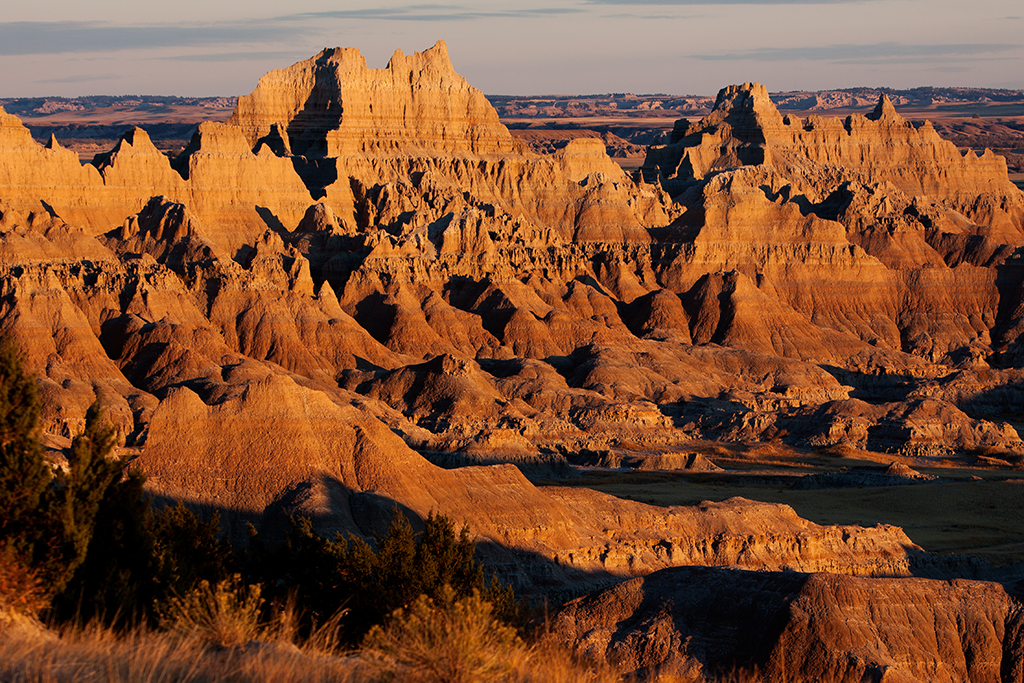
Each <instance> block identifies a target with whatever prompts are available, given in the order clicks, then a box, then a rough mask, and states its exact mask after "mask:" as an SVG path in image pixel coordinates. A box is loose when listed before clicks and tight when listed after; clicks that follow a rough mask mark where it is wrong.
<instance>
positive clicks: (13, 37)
mask: <svg viewBox="0 0 1024 683" xmlns="http://www.w3.org/2000/svg"><path fill="white" fill-rule="evenodd" d="M456 2H457V0H456ZM438 39H444V40H445V41H447V43H448V50H449V53H450V54H451V58H452V62H453V63H454V65H455V69H456V70H457V71H458V72H459V73H461V74H462V75H463V76H465V77H466V78H467V79H468V80H469V82H470V83H471V84H473V85H475V86H476V87H478V88H480V89H481V90H483V91H484V92H485V93H487V94H596V93H608V92H633V93H658V92H662V93H670V94H701V95H713V94H714V93H715V92H717V91H718V89H719V88H721V87H723V86H725V85H728V84H731V83H742V82H744V81H760V82H761V83H764V84H765V85H766V86H767V87H768V88H769V90H772V91H781V90H819V89H827V88H847V87H853V86H868V87H877V86H888V87H893V88H910V87H915V86H926V85H933V86H950V85H962V86H974V87H986V88H1015V89H1016V88H1024V2H1022V1H1021V0H719V1H718V2H712V1H710V0H703V1H702V0H646V1H637V0H550V1H549V2H546V3H542V2H536V1H534V0H525V1H524V2H521V3H518V4H516V5H512V4H509V3H503V2H491V1H487V0H484V1H482V2H472V3H471V2H462V3H458V4H401V3H396V4H374V3H372V2H361V1H356V2H346V1H344V0H333V1H328V0H293V1H292V2H290V3H282V2H279V0H273V1H271V0H241V1H240V0H173V1H170V0H162V1H161V2H152V1H151V0H131V1H128V0H85V1H82V0H31V1H26V0H0V97H36V96H44V95H63V96H69V97H70V96H77V95H100V94H108V95H115V94H117V95H119V94H145V95H197V96H198V95H202V96H206V95H240V94H246V93H248V92H250V91H251V90H252V89H253V87H254V86H255V85H256V81H257V80H258V79H259V77H260V76H261V75H263V74H264V73H265V72H266V71H269V70H270V69H273V68H279V67H284V66H288V65H290V64H292V63H294V62H296V61H299V60H302V59H305V58H307V57H310V56H312V55H314V54H315V53H317V52H318V51H319V50H321V49H322V48H324V47H328V46H330V47H334V46H345V47H356V48H359V50H360V51H362V53H363V54H364V55H365V56H366V59H367V64H368V65H369V66H371V67H384V66H385V65H386V64H387V61H388V58H389V57H390V56H391V54H392V53H393V52H394V51H395V50H396V49H401V50H403V51H404V52H406V53H411V52H414V51H421V50H424V49H426V48H428V47H430V46H431V45H433V44H434V42H435V41H437V40H438Z"/></svg>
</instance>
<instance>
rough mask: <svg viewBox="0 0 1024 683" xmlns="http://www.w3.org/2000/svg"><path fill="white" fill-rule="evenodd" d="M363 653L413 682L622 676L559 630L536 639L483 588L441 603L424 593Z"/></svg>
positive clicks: (388, 676) (552, 682)
mask: <svg viewBox="0 0 1024 683" xmlns="http://www.w3.org/2000/svg"><path fill="white" fill-rule="evenodd" d="M364 646H365V647H364V651H363V657H364V658H365V659H366V661H367V662H368V664H369V666H370V668H371V670H372V671H373V672H374V673H375V674H376V675H377V676H379V678H380V679H381V680H386V681H408V682H409V683H474V682H476V681H494V682H500V683H527V682H529V681H537V682H538V683H539V682H541V681H544V682H545V683H570V682H578V683H583V682H587V683H613V682H614V681H619V680H621V676H620V675H619V674H617V673H616V672H615V671H613V670H612V669H611V668H610V667H608V666H605V665H603V664H585V663H582V662H580V661H578V660H577V659H576V658H575V657H573V655H572V654H571V653H570V652H569V651H567V650H566V649H565V648H564V647H563V646H560V645H559V644H558V643H557V642H556V641H555V639H554V638H551V637H545V638H541V639H540V640H539V641H538V642H537V643H535V644H533V645H528V644H527V643H525V642H523V641H522V640H521V639H520V638H519V637H518V635H517V634H516V632H515V631H514V630H513V629H511V628H510V627H508V626H506V625H504V624H501V623H500V622H498V621H497V620H496V619H495V618H494V617H493V615H492V613H491V605H490V604H489V603H487V602H486V601H484V600H483V599H481V598H480V596H479V595H478V594H474V595H472V596H470V597H467V598H464V599H462V600H458V601H456V600H454V594H453V593H452V592H450V591H449V593H448V594H447V595H445V596H442V598H441V599H440V600H438V603H437V604H435V603H434V602H433V601H431V600H430V599H429V598H427V597H426V596H422V597H420V599H419V600H417V601H416V602H415V603H414V604H413V605H412V606H411V607H410V608H409V609H408V610H399V611H398V612H396V613H395V614H394V615H393V616H392V618H391V620H390V622H389V624H388V625H387V626H386V627H385V628H379V627H378V628H375V629H373V630H372V631H371V632H370V633H369V634H368V635H367V638H366V641H365V643H364Z"/></svg>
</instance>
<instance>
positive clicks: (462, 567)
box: [250, 509, 517, 642]
mask: <svg viewBox="0 0 1024 683" xmlns="http://www.w3.org/2000/svg"><path fill="white" fill-rule="evenodd" d="M374 546H376V549H374V547H373V546H371V545H370V544H369V543H367V542H366V541H364V540H363V539H361V538H358V537H355V536H351V535H349V536H343V535H341V534H338V535H336V536H335V537H334V539H327V538H323V537H321V536H319V535H318V534H317V533H316V532H315V531H313V526H312V522H311V521H310V520H309V519H306V518H296V519H293V520H292V529H291V531H290V533H289V536H288V543H287V545H286V547H285V548H284V549H283V551H282V552H281V553H279V554H277V556H276V557H274V558H272V559H270V560H267V559H266V558H263V557H256V558H254V559H253V560H251V561H250V564H251V565H252V566H254V567H260V568H261V571H262V577H263V580H264V583H265V584H270V583H274V582H275V578H276V577H282V578H283V579H284V583H285V584H286V585H287V586H289V587H290V588H291V589H292V590H293V591H295V593H296V596H297V599H298V601H299V603H300V605H301V606H303V607H304V608H305V610H306V612H307V615H308V617H307V619H308V621H307V623H306V625H305V628H306V629H307V630H308V629H309V628H310V627H311V625H312V623H314V622H317V623H319V622H323V621H325V620H328V619H330V618H331V617H332V616H333V615H334V614H336V613H337V612H338V611H339V610H341V609H347V610H348V614H347V616H346V618H345V620H344V622H343V623H344V625H345V627H346V633H347V636H348V638H349V639H350V640H351V641H352V642H357V641H358V639H359V638H361V637H362V636H363V634H365V633H366V631H367V630H368V629H369V628H370V627H371V626H373V625H374V624H380V623H381V622H382V621H383V620H384V618H385V617H386V616H388V615H389V614H391V613H392V612H393V611H394V610H396V609H399V608H407V607H409V606H410V605H412V604H413V602H414V601H415V600H416V599H417V598H418V597H419V596H420V595H424V594H425V595H427V596H428V597H431V598H439V597H441V591H442V590H443V589H445V587H448V588H449V589H450V590H453V591H454V592H455V596H456V597H457V598H463V597H466V596H469V595H471V594H472V593H473V592H474V591H477V592H479V593H480V594H481V595H483V597H484V599H486V600H488V601H489V602H491V603H492V604H494V605H496V606H497V612H498V614H499V615H500V616H501V617H502V618H504V619H506V620H509V619H510V618H511V617H512V616H514V615H515V614H516V611H517V610H516V605H515V599H514V596H513V595H512V591H511V589H509V588H508V587H506V586H502V585H501V584H500V583H499V582H498V581H496V580H493V579H492V581H491V583H490V585H489V586H488V585H487V583H486V582H485V580H484V574H483V569H482V567H481V566H480V565H479V563H477V562H476V560H475V559H474V552H475V544H474V543H473V541H472V539H471V538H470V536H469V529H468V528H463V529H462V530H461V531H460V532H459V533H458V534H456V532H455V525H454V524H453V522H452V521H451V520H450V519H448V518H447V517H445V516H444V515H434V514H430V515H428V516H427V519H426V520H425V522H424V529H423V532H422V533H421V534H419V535H417V534H415V533H414V531H413V529H412V526H411V525H410V523H409V521H408V519H406V517H405V516H404V515H402V514H401V513H399V512H398V510H397V509H396V510H395V516H394V518H393V519H392V521H391V524H390V526H389V528H388V531H387V533H386V534H385V535H384V536H382V537H377V538H375V539H374Z"/></svg>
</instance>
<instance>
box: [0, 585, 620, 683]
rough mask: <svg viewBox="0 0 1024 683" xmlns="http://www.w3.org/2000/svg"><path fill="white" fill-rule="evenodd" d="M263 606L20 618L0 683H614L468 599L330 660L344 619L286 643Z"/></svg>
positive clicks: (396, 624) (439, 606) (229, 591)
mask: <svg viewBox="0 0 1024 683" xmlns="http://www.w3.org/2000/svg"><path fill="white" fill-rule="evenodd" d="M262 602H263V601H262V599H261V597H260V594H259V591H258V590H256V589H255V588H254V587H251V586H245V585H242V584H241V582H240V581H239V580H238V579H237V577H236V578H235V579H233V580H231V581H226V582H223V583H220V584H218V585H216V586H210V585H208V584H207V585H204V586H202V587H201V588H200V589H199V590H197V591H193V592H192V593H190V594H189V595H186V596H185V597H184V598H181V599H180V600H178V601H176V602H175V604H174V606H173V607H172V609H171V610H169V612H168V615H167V618H166V624H167V625H168V626H170V627H172V628H171V629H170V630H168V631H162V632H152V631H148V630H146V629H142V628H140V629H136V630H134V631H130V632H128V633H117V632H114V631H112V630H110V629H107V628H100V627H93V626H90V627H86V628H84V629H77V630H76V629H71V628H68V629H66V630H65V631H63V632H59V633H58V632H54V631H49V630H47V629H45V628H43V627H42V626H41V625H39V624H38V622H33V621H31V620H30V619H27V618H21V619H20V620H8V621H2V620H0V681H2V682H3V683H79V682H80V681H95V682H97V683H214V682H217V683H328V682H332V683H377V682H378V681H408V682H410V683H435V682H436V683H469V682H474V683H475V682H477V681H489V682H490V681H493V682H496V683H527V682H528V681H529V682H534V683H539V682H541V681H543V682H544V683H583V682H586V683H613V682H615V681H619V680H621V678H620V676H618V675H617V674H616V673H615V672H614V671H613V670H612V669H610V668H608V667H607V666H598V665H584V664H581V663H580V662H579V661H578V660H577V659H576V658H575V657H573V655H572V653H571V652H569V651H568V650H566V649H565V648H564V646H561V645H559V644H558V643H557V642H556V639H555V638H554V637H552V636H550V634H549V635H548V636H546V637H542V638H541V639H540V640H539V641H538V642H536V643H534V644H532V645H529V644H527V643H525V642H523V640H522V639H520V638H519V636H518V635H517V634H516V632H515V631H514V630H513V629H511V628H509V627H508V626H506V625H504V624H502V623H501V622H499V621H498V620H496V619H495V618H494V616H493V613H492V607H491V605H490V603H488V602H486V601H485V600H483V599H482V598H481V597H480V595H479V594H478V593H474V594H473V595H471V596H470V597H467V598H464V599H462V600H455V594H454V591H452V590H451V589H450V588H448V589H447V590H446V591H445V592H444V593H443V594H442V596H441V598H440V599H439V600H438V601H437V602H436V603H435V602H433V601H431V600H430V599H429V598H427V597H426V596H424V597H421V598H420V599H419V600H417V601H416V602H415V603H414V604H413V605H412V607H410V608H409V609H408V610H406V611H402V610H399V611H398V612H396V613H395V615H393V617H392V618H391V620H390V622H389V623H388V625H387V627H386V628H376V629H374V630H373V631H371V633H370V634H369V635H368V636H367V640H366V644H365V649H364V650H363V651H362V652H359V653H355V654H339V652H340V649H339V647H340V646H339V643H340V638H339V632H340V627H341V624H342V623H343V616H344V615H343V614H339V615H337V616H336V617H334V618H333V619H331V620H330V621H328V622H327V623H326V624H324V625H323V626H321V627H320V628H319V629H318V630H317V631H315V632H314V633H313V634H312V635H311V636H310V637H309V638H308V639H306V641H305V642H304V644H303V646H302V647H301V648H300V647H297V646H296V645H294V644H293V638H294V629H293V628H290V627H289V626H288V624H289V623H293V622H294V619H293V618H291V617H290V616H289V615H290V614H291V613H292V610H289V609H288V608H287V607H286V608H285V609H284V611H283V615H282V616H281V617H279V618H278V619H276V620H274V621H272V622H269V623H267V622H261V621H260V608H261V607H262Z"/></svg>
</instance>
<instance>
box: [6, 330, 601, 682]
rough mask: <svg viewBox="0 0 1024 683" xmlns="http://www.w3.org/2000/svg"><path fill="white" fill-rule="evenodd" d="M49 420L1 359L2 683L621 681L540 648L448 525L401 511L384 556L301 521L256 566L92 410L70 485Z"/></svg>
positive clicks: (11, 358) (251, 553)
mask: <svg viewBox="0 0 1024 683" xmlns="http://www.w3.org/2000/svg"><path fill="white" fill-rule="evenodd" d="M38 419H39V407H38V403H37V400H36V395H35V386H34V383H33V380H32V378H31V377H29V376H27V375H26V374H25V373H24V371H23V369H22V365H21V362H20V359H19V358H18V355H17V353H16V351H15V350H14V349H13V347H11V346H10V345H6V346H3V347H0V504H3V505H4V508H5V514H4V515H3V516H0V680H2V681H4V682H5V683H8V682H10V683H20V682H21V681H52V682H54V683H60V682H62V681H81V680H96V681H118V682H122V681H146V682H147V683H161V682H164V681H166V682H171V681H181V682H185V681H189V682H193V681H195V682H199V681H239V682H242V681H246V682H248V681H275V682H281V681H284V682H287V681H304V682H309V683H315V682H316V681H321V680H322V681H327V680H331V681H377V680H409V681H413V680H415V681H439V682H440V681H452V682H454V681H477V680H500V681H528V680H530V681H535V680H544V681H606V680H607V681H611V680H617V676H615V675H614V673H613V672H611V670H608V669H605V668H601V667H597V668H595V667H588V666H583V665H581V664H579V663H578V662H576V660H574V659H573V657H572V656H571V654H570V653H568V652H564V651H562V650H560V649H559V648H557V647H555V646H554V645H552V643H551V640H550V638H548V639H541V640H539V641H538V642H537V643H535V644H533V645H531V644H528V643H527V642H526V641H525V640H524V639H523V635H522V634H521V633H520V632H518V631H517V630H516V628H514V627H513V626H511V625H510V622H512V621H513V620H514V619H515V618H516V616H517V615H518V614H519V609H518V607H517V606H516V603H515V600H514V597H513V595H512V592H511V590H510V589H509V588H507V587H505V586H503V585H502V584H500V582H498V581H497V580H496V579H494V578H493V577H492V579H491V580H490V581H489V582H488V581H486V580H485V577H484V573H483V569H482V567H481V566H480V564H479V563H478V562H476V560H475V559H474V552H475V544H474V542H473V540H472V538H471V536H470V531H469V529H468V528H467V527H463V528H462V529H461V530H460V531H458V532H456V527H455V524H454V523H453V522H452V521H451V520H450V519H448V518H447V517H445V516H443V515H435V514H431V515H429V516H428V517H427V519H426V520H424V523H423V530H422V531H421V532H420V533H416V532H415V531H414V529H413V526H412V524H411V523H410V521H409V520H408V519H407V518H406V517H405V515H403V514H400V513H399V511H398V510H397V508H396V510H395V516H394V519H393V521H392V523H391V525H390V527H389V529H388V531H387V533H386V534H384V535H383V536H380V537H377V538H374V539H372V543H371V542H367V541H366V540H365V539H362V538H359V537H355V536H352V535H348V536H344V535H340V534H339V535H337V536H336V537H335V538H333V539H327V538H323V537H321V536H319V535H318V534H317V533H316V532H315V531H314V529H313V525H312V522H311V521H310V520H308V519H305V518H297V519H294V520H293V521H292V530H291V533H290V534H289V537H288V542H287V544H286V545H285V546H284V547H282V548H278V549H267V548H265V547H264V546H263V544H262V540H261V539H259V538H258V537H254V542H253V543H252V544H251V547H250V548H248V549H245V550H244V552H243V551H242V549H233V548H232V547H231V546H230V545H229V544H228V543H227V541H226V540H225V539H224V538H223V537H222V534H221V530H220V525H219V519H218V518H217V516H216V515H213V516H212V517H210V518H209V519H206V520H203V519H201V518H200V517H199V516H198V515H197V514H196V513H195V512H194V511H192V510H191V509H189V508H188V507H185V506H183V505H180V504H179V505H178V506H174V507H168V508H165V509H163V510H161V511H154V510H153V509H152V508H151V502H150V500H149V499H148V498H147V497H146V496H145V494H144V492H143V488H142V485H143V479H142V477H141V476H140V475H138V474H136V473H133V472H130V471H127V470H126V467H125V465H124V463H122V462H121V461H119V460H117V459H114V458H111V457H110V451H111V449H112V446H113V443H114V435H113V431H112V430H111V429H110V428H109V427H106V426H105V425H104V422H103V418H102V414H101V413H100V411H99V410H98V409H97V408H96V407H95V406H94V407H93V408H92V409H90V411H89V415H88V419H87V421H86V426H85V430H84V431H83V433H82V434H81V435H79V436H78V437H76V438H75V439H74V441H73V443H72V445H71V448H70V449H69V452H68V467H67V469H66V471H63V470H60V469H58V468H55V467H54V466H52V465H50V463H49V462H48V461H47V460H46V458H45V457H44V453H43V448H42V446H41V445H40V441H39V430H38ZM38 616H42V617H44V618H45V619H46V620H47V621H48V622H50V623H51V624H53V626H52V627H51V628H49V629H48V628H45V627H43V626H42V625H41V623H40V622H39V621H38V620H37V617H38ZM82 624H86V626H84V627H82V626H81V625H82ZM367 632H369V635H368V636H366V637H365V640H363V644H362V649H351V648H355V646H357V645H359V643H360V640H362V639H363V637H364V634H366V633H367ZM346 648H349V651H348V652H347V651H346Z"/></svg>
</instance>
